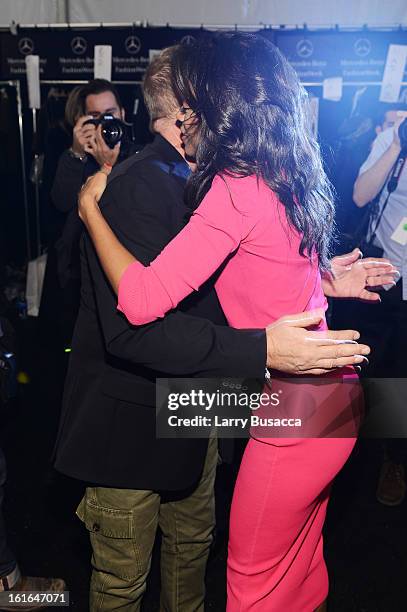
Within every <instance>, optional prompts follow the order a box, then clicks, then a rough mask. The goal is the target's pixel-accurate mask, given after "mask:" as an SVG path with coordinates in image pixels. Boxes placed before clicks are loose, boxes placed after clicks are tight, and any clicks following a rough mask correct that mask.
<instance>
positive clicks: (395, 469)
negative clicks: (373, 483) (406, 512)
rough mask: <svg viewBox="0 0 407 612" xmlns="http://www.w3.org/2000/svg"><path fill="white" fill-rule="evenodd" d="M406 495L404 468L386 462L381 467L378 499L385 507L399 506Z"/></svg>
mask: <svg viewBox="0 0 407 612" xmlns="http://www.w3.org/2000/svg"><path fill="white" fill-rule="evenodd" d="M405 494H406V480H405V473H404V466H403V465H401V464H398V463H393V462H392V461H385V462H384V463H383V465H382V467H381V470H380V475H379V483H378V485H377V491H376V498H377V501H379V502H380V503H381V504H384V505H385V506H398V505H399V504H401V502H402V501H403V499H404V497H405Z"/></svg>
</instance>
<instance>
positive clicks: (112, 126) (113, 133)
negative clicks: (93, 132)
mask: <svg viewBox="0 0 407 612" xmlns="http://www.w3.org/2000/svg"><path fill="white" fill-rule="evenodd" d="M101 124H102V136H103V139H104V141H105V143H106V144H107V146H108V147H110V148H111V149H113V148H114V147H115V146H116V145H117V143H118V142H120V141H121V139H122V137H123V124H122V122H121V121H120V119H116V118H114V117H111V118H110V117H109V118H107V116H106V117H104V118H103V120H102V121H101Z"/></svg>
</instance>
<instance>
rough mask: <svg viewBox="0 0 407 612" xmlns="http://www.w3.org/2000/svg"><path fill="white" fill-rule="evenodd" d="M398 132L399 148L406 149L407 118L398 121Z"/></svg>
mask: <svg viewBox="0 0 407 612" xmlns="http://www.w3.org/2000/svg"><path fill="white" fill-rule="evenodd" d="M398 132H399V138H400V144H401V148H402V149H404V150H406V149H407V119H404V121H403V122H402V123H400V125H399V130H398Z"/></svg>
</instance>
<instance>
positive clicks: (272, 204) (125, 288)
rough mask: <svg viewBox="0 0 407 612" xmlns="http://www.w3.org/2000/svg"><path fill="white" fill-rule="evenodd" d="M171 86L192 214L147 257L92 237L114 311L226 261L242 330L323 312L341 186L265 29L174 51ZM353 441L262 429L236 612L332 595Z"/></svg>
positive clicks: (233, 596)
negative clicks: (179, 103) (329, 542)
mask: <svg viewBox="0 0 407 612" xmlns="http://www.w3.org/2000/svg"><path fill="white" fill-rule="evenodd" d="M174 88H175V91H176V93H177V96H178V98H179V99H180V100H183V101H185V102H184V103H183V107H182V109H181V111H180V113H181V114H180V121H182V128H181V131H182V135H183V136H182V138H183V143H184V147H185V152H186V154H187V155H190V156H192V157H196V163H197V169H196V172H195V173H194V175H193V176H192V177H191V179H190V181H189V184H188V187H187V196H188V198H189V201H190V202H191V204H192V205H193V206H194V208H195V211H194V213H193V215H192V217H191V219H190V221H189V223H188V224H187V225H186V226H185V228H184V229H183V230H182V231H181V232H180V233H179V234H178V236H177V237H176V238H175V239H174V240H173V241H172V242H171V243H170V244H169V245H168V246H167V247H166V248H165V249H164V251H163V252H162V253H161V254H160V255H159V256H158V257H157V258H156V259H155V260H154V261H153V262H152V263H151V265H150V266H148V267H144V266H143V265H142V264H141V263H139V262H138V261H136V260H135V258H134V257H133V256H132V255H131V254H129V253H127V252H126V251H125V250H124V249H123V247H122V251H123V257H122V259H121V260H120V261H119V260H116V258H109V257H106V254H109V253H110V252H111V249H110V246H109V245H112V244H113V243H115V244H116V246H117V241H116V239H115V238H114V236H113V235H112V234H111V235H108V234H105V235H104V239H103V240H100V241H99V242H97V243H96V247H97V250H98V253H99V255H100V257H101V261H102V264H103V265H104V267H105V271H106V273H107V275H108V277H109V279H110V280H111V282H112V284H113V286H114V288H115V289H116V290H117V289H118V296H119V299H118V303H119V306H118V307H119V309H120V310H121V311H122V312H123V313H124V314H125V316H126V317H127V318H128V319H129V321H130V322H131V323H133V324H135V325H143V324H145V323H148V322H150V321H153V320H154V319H156V318H158V317H163V316H165V314H166V313H167V312H168V311H170V310H171V309H173V308H174V307H175V306H176V305H177V304H178V303H179V302H180V301H181V300H182V299H183V298H184V297H186V296H187V295H188V294H189V293H191V292H192V291H194V290H195V289H197V288H198V287H199V286H200V285H201V284H202V283H203V282H204V281H205V280H206V279H208V278H209V277H210V276H211V275H212V274H213V273H214V272H215V271H217V270H219V269H220V273H219V275H218V278H217V281H216V291H217V294H218V296H219V300H220V302H221V305H222V308H223V311H224V313H225V315H226V317H227V320H228V323H229V324H230V325H232V326H234V327H239V328H254V327H263V328H264V327H265V326H267V325H268V324H270V322H272V321H275V320H277V319H278V318H279V317H281V316H282V315H285V314H287V313H289V312H300V311H301V312H302V311H307V310H311V309H314V308H317V307H322V308H324V309H325V308H326V299H325V297H324V294H323V291H322V286H321V270H323V269H324V268H325V267H326V265H327V260H328V247H329V241H330V237H331V234H332V225H333V204H332V194H331V191H330V187H329V183H328V181H327V179H326V176H325V173H324V171H323V168H322V163H321V159H320V154H319V150H318V147H317V144H316V142H315V140H314V138H313V137H312V135H311V134H310V132H309V130H308V121H307V116H306V94H305V91H304V89H303V88H302V87H301V85H300V83H299V81H298V79H297V77H296V75H295V73H294V71H293V70H292V68H291V67H290V65H289V64H288V62H287V61H286V60H285V59H284V57H283V56H282V55H281V54H280V53H279V51H278V50H277V49H276V48H275V47H274V46H273V45H271V44H270V43H268V42H267V41H266V40H265V39H263V38H262V37H257V36H252V35H247V34H242V33H233V34H228V33H223V34H221V35H218V36H214V37H213V39H212V41H211V42H209V43H208V42H206V43H205V44H199V43H198V44H196V45H195V46H192V47H187V48H186V50H185V51H184V53H180V54H179V62H178V63H177V65H175V66H174ZM92 218H94V217H92V215H90V216H89V218H87V219H86V223H87V224H88V227H90V228H91V229H92V223H93V221H92ZM96 223H99V224H103V223H104V221H103V217H102V216H101V215H100V214H99V218H98V220H97V221H96ZM99 227H100V225H99ZM93 229H94V228H93ZM105 229H106V231H109V230H108V228H105ZM91 234H92V235H93V236H94V234H95V231H93V233H92V231H91ZM106 236H107V237H106ZM109 241H110V242H109ZM111 241H113V243H112V242H111ZM114 241H116V242H114ZM128 264H130V265H128ZM119 281H120V282H119ZM324 328H326V326H325V323H324V324H321V326H320V329H324ZM359 361H361V359H360V360H359ZM355 362H356V360H355ZM350 370H351V371H350V374H349V375H350V376H352V375H353V374H352V369H350ZM337 376H338V377H339V379H338V381H339V382H340V381H341V379H342V377H344V376H346V372H343V371H342V372H339V373H337ZM273 377H274V374H273V373H272V379H273ZM339 382H338V384H339ZM304 384H305V382H304ZM345 395H346V394H345ZM344 401H346V398H345V399H344ZM339 403H340V402H339ZM337 408H338V413H339V412H340V410H341V406H340V405H339V404H338V406H337ZM335 409H336V408H335ZM354 443H355V438H354V437H353V438H352V437H343V438H339V437H337V438H333V437H331V438H316V437H313V438H270V437H265V436H260V435H259V436H257V435H256V432H255V431H253V434H252V437H251V438H250V440H249V442H248V445H247V448H246V451H245V454H244V457H243V461H242V464H241V468H240V473H239V476H238V479H237V484H236V488H235V492H234V498H233V503H232V509H231V519H230V541H229V558H228V611H229V612H246V611H247V612H248V611H250V612H252V611H253V612H273V611H276V612H290V611H292V612H312V611H314V610H315V609H317V608H318V606H320V605H321V604H322V602H323V601H324V600H325V598H326V596H327V592H328V578H327V571H326V567H325V563H324V559H323V550H322V527H323V524H324V520H325V514H326V507H327V503H328V498H329V490H330V485H331V483H332V480H333V479H334V477H335V476H336V474H337V473H338V471H339V470H340V469H341V468H342V466H343V465H344V463H345V461H346V460H347V458H348V456H349V454H350V452H351V450H352V448H353V446H354Z"/></svg>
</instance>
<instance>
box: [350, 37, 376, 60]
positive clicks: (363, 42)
mask: <svg viewBox="0 0 407 612" xmlns="http://www.w3.org/2000/svg"><path fill="white" fill-rule="evenodd" d="M354 49H355V53H356V55H358V56H359V57H366V55H369V53H370V51H371V50H372V45H371V44H370V40H368V39H367V38H359V39H358V40H357V41H356V42H355V44H354Z"/></svg>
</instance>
